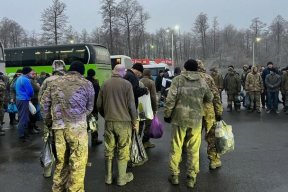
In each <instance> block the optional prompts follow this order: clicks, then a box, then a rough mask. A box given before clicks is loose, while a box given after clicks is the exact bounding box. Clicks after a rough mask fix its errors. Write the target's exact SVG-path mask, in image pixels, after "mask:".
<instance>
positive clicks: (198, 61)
mask: <svg viewBox="0 0 288 192" xmlns="http://www.w3.org/2000/svg"><path fill="white" fill-rule="evenodd" d="M196 61H197V63H198V71H201V72H204V71H205V67H204V64H203V62H202V61H201V60H200V59H197V60H196Z"/></svg>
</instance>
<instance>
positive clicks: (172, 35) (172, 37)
mask: <svg viewBox="0 0 288 192" xmlns="http://www.w3.org/2000/svg"><path fill="white" fill-rule="evenodd" d="M174 29H175V30H179V26H178V25H176V26H175V27H174ZM174 29H172V30H171V40H172V43H171V45H172V46H171V56H172V58H171V59H172V73H174V68H175V64H174ZM166 32H167V33H169V30H166Z"/></svg>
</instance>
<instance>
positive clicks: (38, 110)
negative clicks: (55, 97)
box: [37, 104, 43, 121]
mask: <svg viewBox="0 0 288 192" xmlns="http://www.w3.org/2000/svg"><path fill="white" fill-rule="evenodd" d="M37 113H38V117H37V121H42V120H43V117H42V114H41V110H40V105H39V104H38V105H37Z"/></svg>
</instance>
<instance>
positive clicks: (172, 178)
mask: <svg viewBox="0 0 288 192" xmlns="http://www.w3.org/2000/svg"><path fill="white" fill-rule="evenodd" d="M168 180H169V181H170V183H172V185H179V178H178V175H170V176H169V178H168Z"/></svg>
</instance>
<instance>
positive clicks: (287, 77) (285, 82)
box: [281, 73, 288, 95]
mask: <svg viewBox="0 0 288 192" xmlns="http://www.w3.org/2000/svg"><path fill="white" fill-rule="evenodd" d="M281 80H282V81H281V92H282V94H285V95H288V73H285V74H284V75H282V76H281Z"/></svg>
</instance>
